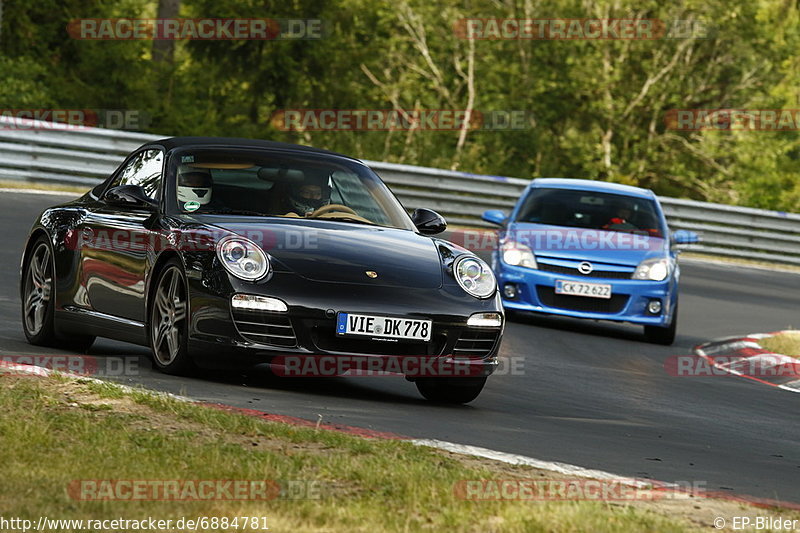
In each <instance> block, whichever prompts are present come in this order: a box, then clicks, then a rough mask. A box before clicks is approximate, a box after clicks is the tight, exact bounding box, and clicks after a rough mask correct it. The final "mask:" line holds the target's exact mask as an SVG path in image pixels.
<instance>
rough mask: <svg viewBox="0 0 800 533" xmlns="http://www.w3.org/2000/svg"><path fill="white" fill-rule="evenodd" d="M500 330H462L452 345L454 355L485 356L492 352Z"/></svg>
mask: <svg viewBox="0 0 800 533" xmlns="http://www.w3.org/2000/svg"><path fill="white" fill-rule="evenodd" d="M499 336H500V330H485V331H482V330H471V329H470V330H464V331H463V332H462V333H461V335H460V336H459V337H458V340H457V341H456V345H455V346H454V347H453V355H454V356H456V357H480V358H483V357H487V356H488V355H489V354H491V353H492V350H493V349H494V345H495V344H496V343H497V338H498V337H499Z"/></svg>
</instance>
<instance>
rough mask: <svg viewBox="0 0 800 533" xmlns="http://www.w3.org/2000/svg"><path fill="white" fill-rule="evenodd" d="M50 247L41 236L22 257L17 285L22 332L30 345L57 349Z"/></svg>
mask: <svg viewBox="0 0 800 533" xmlns="http://www.w3.org/2000/svg"><path fill="white" fill-rule="evenodd" d="M53 270H54V269H53V248H52V246H51V245H50V241H48V240H47V238H46V237H44V236H42V237H39V238H38V239H36V241H35V242H34V243H33V246H32V247H31V253H30V254H28V256H27V257H26V258H25V263H24V264H23V267H22V281H21V283H20V298H21V300H22V306H21V310H22V330H23V331H24V332H25V337H26V338H27V339H28V342H29V343H30V344H33V345H35V346H56V345H57V344H58V338H57V337H56V333H55V319H54V315H55V305H54V303H53V300H54V296H55V294H54V291H53V285H54V279H55V276H53Z"/></svg>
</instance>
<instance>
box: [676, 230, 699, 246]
mask: <svg viewBox="0 0 800 533" xmlns="http://www.w3.org/2000/svg"><path fill="white" fill-rule="evenodd" d="M672 242H674V243H675V244H695V243H698V242H700V237H699V236H698V235H697V233H695V232H693V231H688V230H685V229H679V230H677V231H674V232H672Z"/></svg>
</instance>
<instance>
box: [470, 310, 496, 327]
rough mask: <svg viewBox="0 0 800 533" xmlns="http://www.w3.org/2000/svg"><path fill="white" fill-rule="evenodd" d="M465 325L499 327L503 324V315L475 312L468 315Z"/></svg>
mask: <svg viewBox="0 0 800 533" xmlns="http://www.w3.org/2000/svg"><path fill="white" fill-rule="evenodd" d="M467 325H468V326H479V327H484V328H499V327H500V326H502V325H503V315H501V314H500V313H475V314H474V315H472V316H470V317H469V319H468V320H467Z"/></svg>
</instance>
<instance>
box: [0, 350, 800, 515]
mask: <svg viewBox="0 0 800 533" xmlns="http://www.w3.org/2000/svg"><path fill="white" fill-rule="evenodd" d="M0 368H4V369H7V370H10V371H13V372H17V373H20V374H26V375H30V376H34V377H50V376H53V375H58V376H63V377H66V378H71V379H78V380H82V381H91V382H94V383H100V384H104V385H109V384H111V385H113V386H115V387H118V388H119V389H120V390H123V391H124V392H129V393H130V392H135V393H137V394H148V395H151V396H155V397H167V398H172V399H174V400H177V401H181V402H187V403H193V404H196V405H201V406H206V407H209V408H212V409H219V410H222V411H226V412H230V413H237V414H241V415H245V416H252V417H255V418H259V419H262V420H265V421H268V422H281V423H285V424H290V425H294V426H298V427H308V428H315V429H324V430H328V431H338V432H341V433H347V434H350V435H355V436H360V437H365V438H374V439H390V440H402V441H405V442H409V443H411V444H413V445H415V446H427V447H429V448H436V449H439V450H443V451H447V452H451V453H456V454H459V455H468V456H472V457H481V458H485V459H490V460H493V461H499V462H502V463H506V464H511V465H522V466H530V467H533V468H538V469H541V470H548V471H551V472H556V473H558V474H562V475H567V476H573V477H578V478H586V479H595V480H601V481H611V482H614V483H617V484H621V485H628V486H631V487H636V488H642V489H651V490H657V491H662V492H669V493H673V494H675V495H680V496H682V497H686V498H714V499H721V500H728V501H735V502H740V503H746V504H749V505H754V506H756V507H765V508H783V509H795V510H800V504H796V503H792V502H786V501H781V500H773V499H767V498H757V497H754V496H746V495H737V494H731V493H728V492H712V491H705V490H687V489H686V488H684V487H682V486H680V485H679V484H677V483H667V482H664V481H657V480H653V479H642V478H631V477H625V476H619V475H617V474H613V473H611V472H606V471H604V470H596V469H591V468H584V467H582V466H577V465H572V464H568V463H561V462H554V461H544V460H541V459H535V458H533V457H528V456H525V455H518V454H513V453H506V452H501V451H497V450H491V449H488V448H481V447H479V446H471V445H467V444H457V443H453V442H447V441H441V440H435V439H413V438H410V437H405V436H402V435H398V434H395V433H389V432H383V431H376V430H371V429H366V428H359V427H355V426H347V425H343V424H327V423H322V417H321V415H320V419H319V420H317V421H316V422H313V421H311V420H306V419H303V418H298V417H293V416H287V415H277V414H270V413H265V412H263V411H257V410H255V409H247V408H243V407H234V406H230V405H224V404H212V403H208V402H202V401H198V400H195V399H193V398H189V397H187V396H180V395H176V394H171V393H168V392H160V391H153V390H149V389H144V388H140V387H131V386H128V385H123V384H118V383H114V382H110V381H106V380H102V379H98V378H93V377H89V376H85V375H80V374H72V373H68V372H61V371H58V370H53V369H49V368H44V367H39V366H35V365H27V364H20V363H10V362H7V361H3V360H0ZM0 375H2V374H0Z"/></svg>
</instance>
